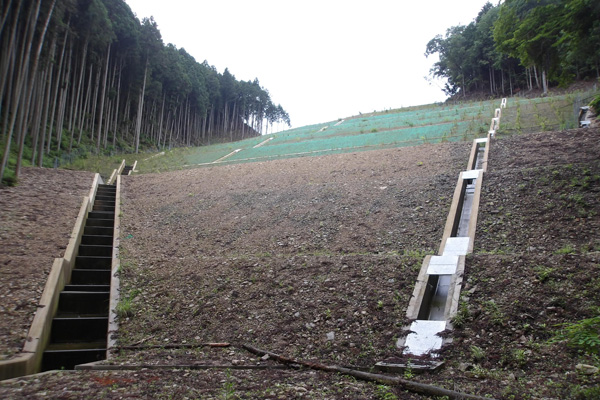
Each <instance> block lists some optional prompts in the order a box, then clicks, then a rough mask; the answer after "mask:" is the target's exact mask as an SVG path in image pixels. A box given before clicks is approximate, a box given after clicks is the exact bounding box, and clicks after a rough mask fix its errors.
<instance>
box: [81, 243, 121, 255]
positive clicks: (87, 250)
mask: <svg viewBox="0 0 600 400" xmlns="http://www.w3.org/2000/svg"><path fill="white" fill-rule="evenodd" d="M112 253H113V247H112V245H110V246H101V245H88V244H81V245H80V246H79V253H78V254H79V256H81V257H85V256H93V257H112Z"/></svg>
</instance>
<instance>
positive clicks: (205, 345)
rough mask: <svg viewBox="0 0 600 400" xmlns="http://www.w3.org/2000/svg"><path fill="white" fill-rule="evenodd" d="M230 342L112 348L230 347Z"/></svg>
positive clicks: (117, 348)
mask: <svg viewBox="0 0 600 400" xmlns="http://www.w3.org/2000/svg"><path fill="white" fill-rule="evenodd" d="M229 346H230V344H229V343H198V344H187V343H186V344H184V343H182V344H153V345H145V346H143V345H133V346H116V347H113V348H111V350H113V351H121V350H152V349H197V348H200V347H229Z"/></svg>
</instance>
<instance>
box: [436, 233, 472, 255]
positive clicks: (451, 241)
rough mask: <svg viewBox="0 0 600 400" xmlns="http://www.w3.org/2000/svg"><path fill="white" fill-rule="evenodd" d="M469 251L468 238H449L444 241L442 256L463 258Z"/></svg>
mask: <svg viewBox="0 0 600 400" xmlns="http://www.w3.org/2000/svg"><path fill="white" fill-rule="evenodd" d="M468 251H469V238H468V237H450V238H448V239H446V245H445V246H444V254H442V255H443V256H465V255H467V252H468Z"/></svg>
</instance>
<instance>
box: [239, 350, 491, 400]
mask: <svg viewBox="0 0 600 400" xmlns="http://www.w3.org/2000/svg"><path fill="white" fill-rule="evenodd" d="M242 348H244V349H246V350H248V351H249V352H251V353H253V354H256V355H257V356H259V357H263V356H265V355H268V356H269V358H272V359H273V360H276V361H279V362H281V363H284V364H295V365H303V366H305V367H308V368H310V369H315V370H319V371H325V372H338V373H341V374H345V375H350V376H353V377H355V378H358V379H362V380H366V381H370V382H378V383H382V384H385V385H391V386H401V387H403V388H404V389H406V390H409V391H411V392H413V393H419V394H425V395H428V396H448V398H450V399H472V400H490V398H489V397H480V396H475V395H471V394H465V393H460V392H456V391H454V390H448V389H444V388H441V387H438V386H433V385H428V384H425V383H418V382H412V381H409V380H406V379H402V378H398V377H395V376H387V375H382V374H373V373H370V372H363V371H357V370H354V369H349V368H344V367H338V366H337V365H324V364H320V363H313V362H307V361H300V360H294V359H292V358H288V357H284V356H280V355H279V354H276V353H272V352H270V351H265V350H261V349H258V348H256V347H254V346H251V345H249V344H243V345H242Z"/></svg>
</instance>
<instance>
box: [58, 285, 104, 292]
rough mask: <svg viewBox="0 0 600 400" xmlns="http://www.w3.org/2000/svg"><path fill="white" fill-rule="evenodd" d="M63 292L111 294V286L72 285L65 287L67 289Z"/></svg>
mask: <svg viewBox="0 0 600 400" xmlns="http://www.w3.org/2000/svg"><path fill="white" fill-rule="evenodd" d="M63 290H64V291H65V292H109V291H110V285H102V284H97V283H90V284H80V285H76V284H73V283H70V284H68V285H65V288H64V289H63Z"/></svg>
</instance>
